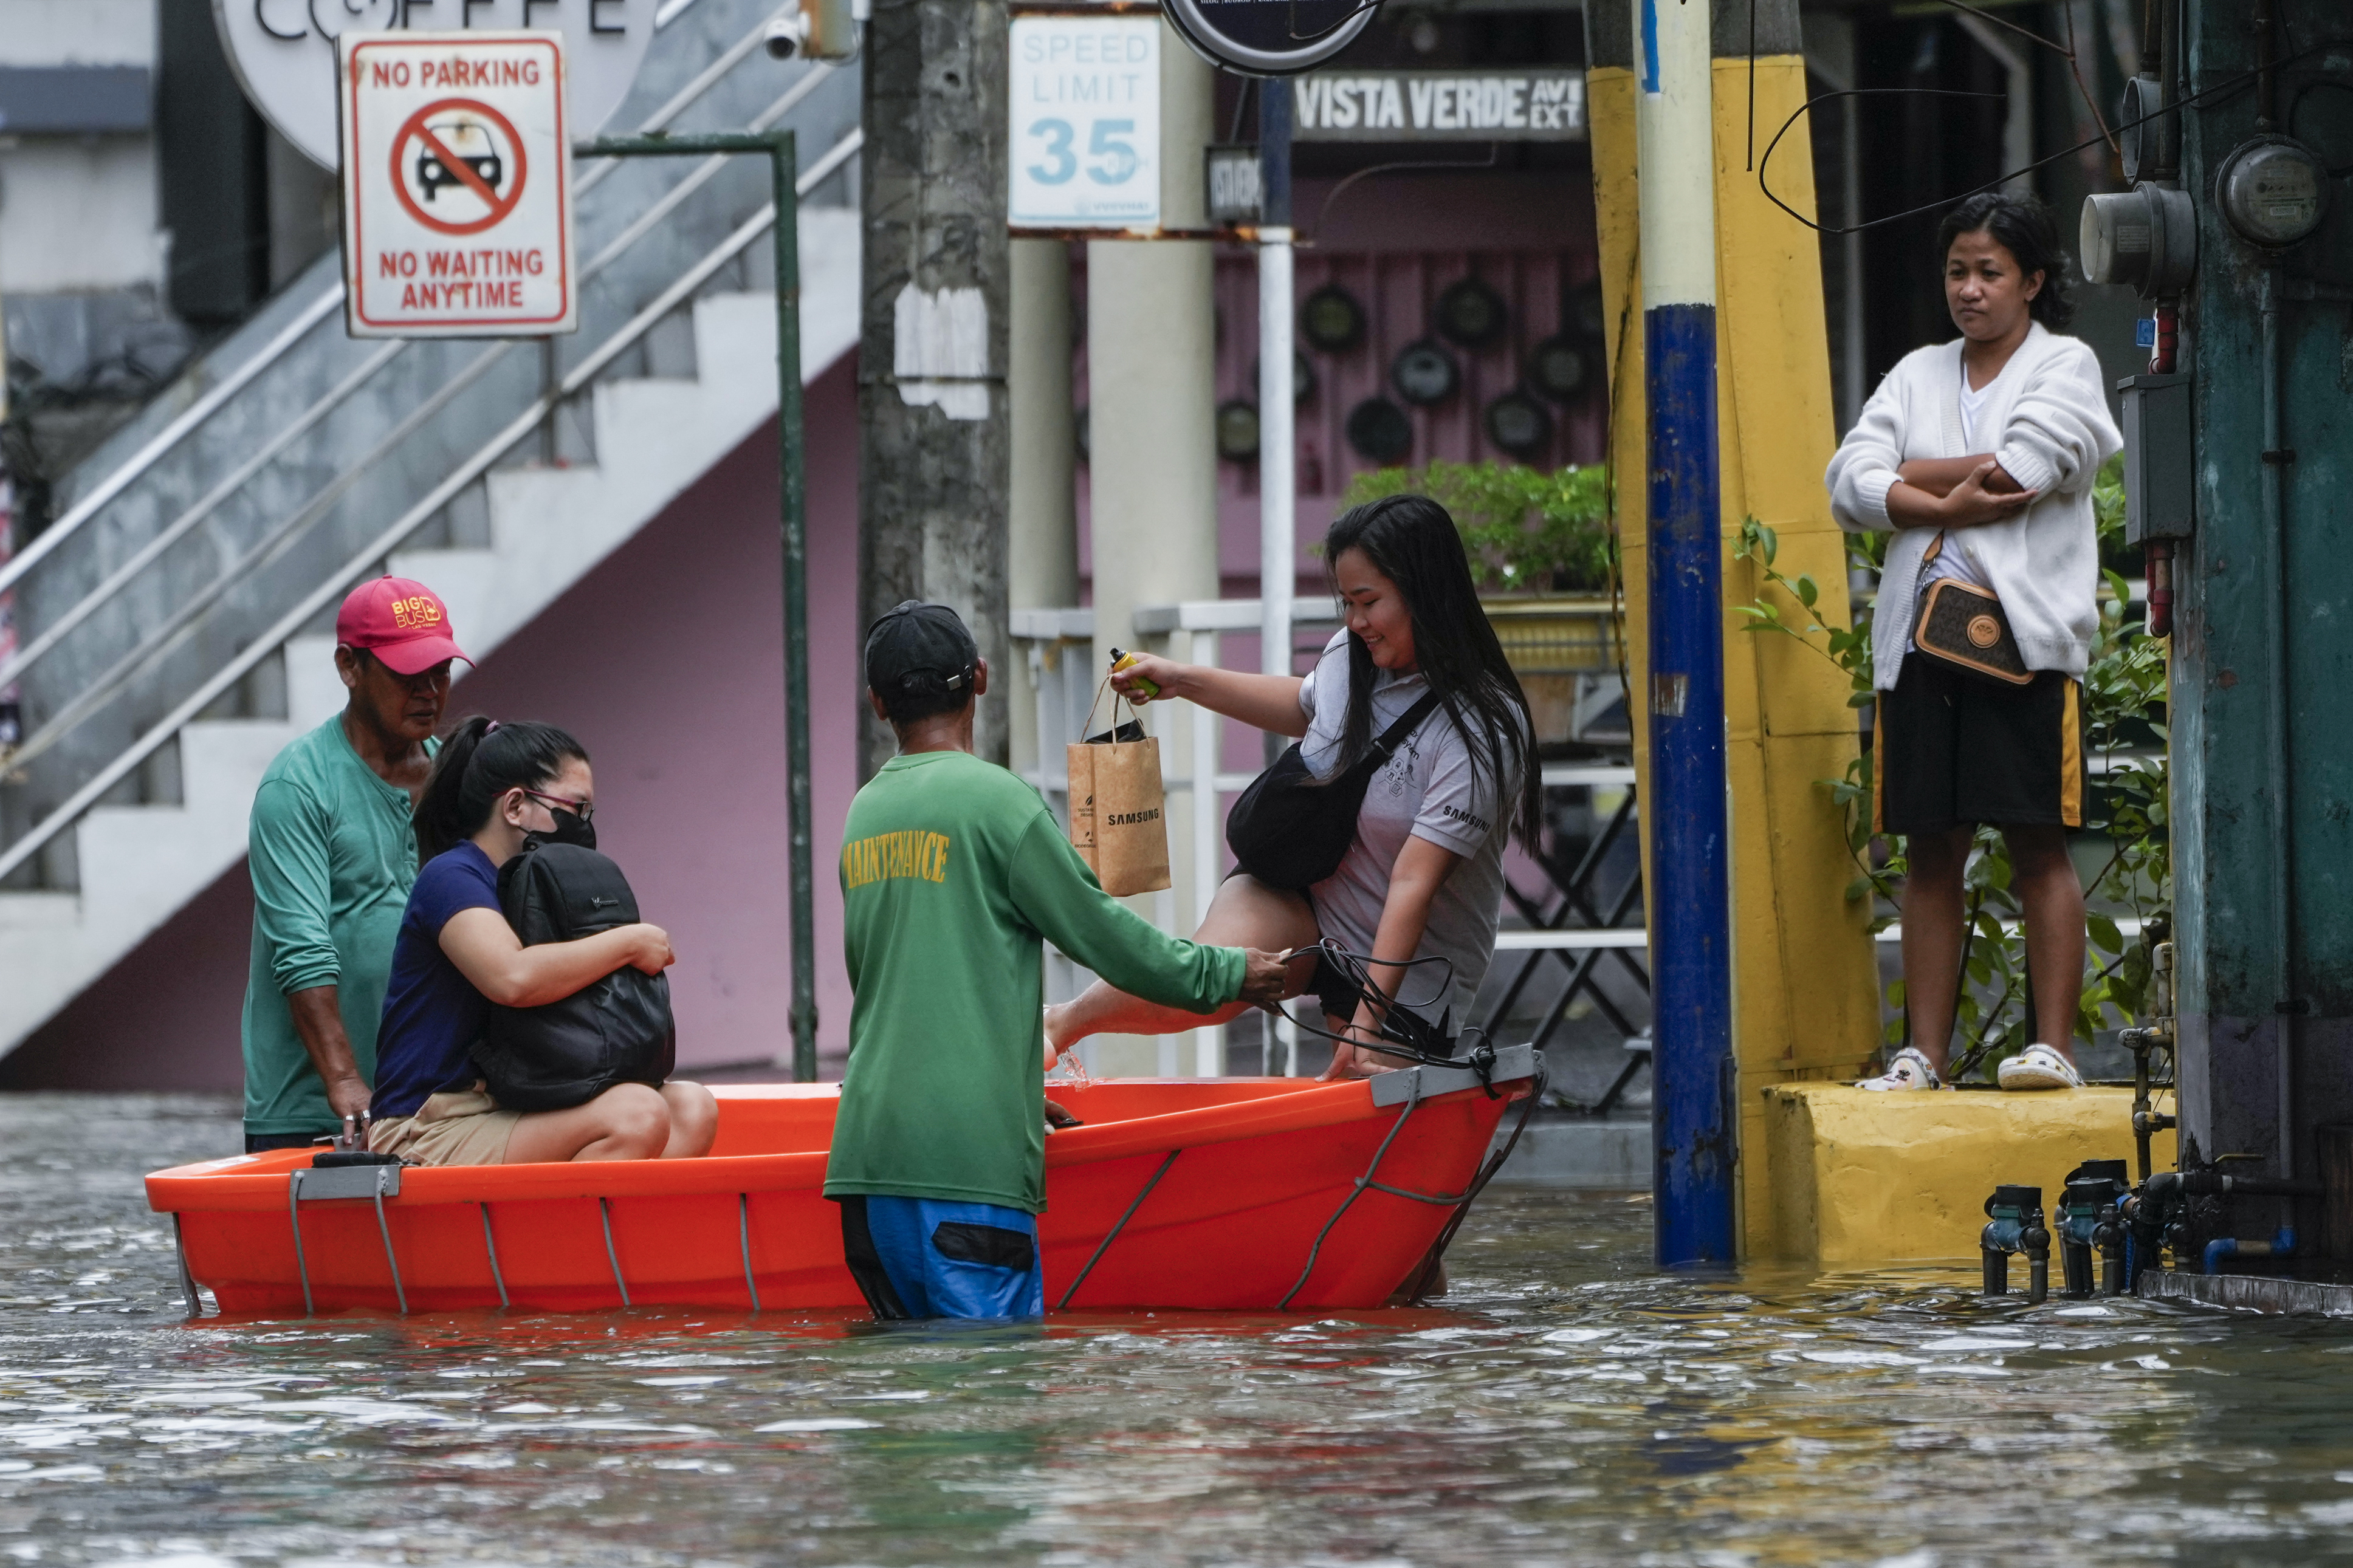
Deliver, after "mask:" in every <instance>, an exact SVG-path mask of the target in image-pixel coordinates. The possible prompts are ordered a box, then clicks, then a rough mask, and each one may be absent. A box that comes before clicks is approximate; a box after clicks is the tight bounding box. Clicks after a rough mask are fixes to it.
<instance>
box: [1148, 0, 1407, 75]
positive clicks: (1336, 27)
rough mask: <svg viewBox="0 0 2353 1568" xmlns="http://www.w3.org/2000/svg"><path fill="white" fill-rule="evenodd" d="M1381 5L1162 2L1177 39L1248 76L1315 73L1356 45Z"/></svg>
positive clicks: (1360, 1) (1372, 0) (1306, 0)
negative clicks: (1342, 51)
mask: <svg viewBox="0 0 2353 1568" xmlns="http://www.w3.org/2000/svg"><path fill="white" fill-rule="evenodd" d="M1378 5H1379V0H1162V6H1161V10H1162V14H1163V15H1165V16H1166V17H1167V18H1168V21H1169V24H1170V25H1171V26H1174V27H1175V28H1176V32H1177V36H1178V37H1182V38H1183V39H1184V40H1185V41H1186V42H1187V43H1188V44H1190V45H1192V46H1193V48H1194V50H1195V51H1196V52H1197V53H1198V54H1200V55H1201V56H1202V57H1203V58H1206V59H1208V62H1209V63H1210V64H1211V65H1217V66H1223V67H1225V68H1227V69H1228V70H1234V71H1240V73H1242V74H1243V75H1244V76H1293V75H1296V74H1297V73H1299V72H1300V71H1303V70H1312V69H1314V68H1315V67H1317V66H1319V65H1322V64H1323V63H1324V61H1325V60H1328V59H1330V58H1332V57H1333V56H1334V55H1336V54H1338V53H1339V52H1340V51H1341V50H1342V49H1345V48H1346V47H1348V46H1349V45H1350V44H1353V43H1355V42H1356V35H1357V34H1359V33H1361V32H1363V31H1364V30H1365V28H1366V25H1368V24H1369V23H1370V22H1371V21H1372V19H1373V12H1374V11H1375V10H1376V9H1377V8H1378Z"/></svg>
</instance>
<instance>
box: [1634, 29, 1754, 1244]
mask: <svg viewBox="0 0 2353 1568" xmlns="http://www.w3.org/2000/svg"><path fill="white" fill-rule="evenodd" d="M1632 3H1633V5H1634V7H1635V14H1634V23H1635V36H1636V37H1637V39H1638V40H1639V42H1638V46H1637V47H1638V49H1639V56H1638V58H1639V61H1640V66H1639V68H1640V72H1641V83H1640V87H1641V90H1640V93H1639V95H1638V98H1637V103H1636V110H1635V137H1636V146H1637V149H1638V153H1639V162H1640V179H1641V247H1642V262H1641V278H1642V306H1643V309H1642V350H1643V371H1644V381H1643V394H1644V399H1645V405H1646V413H1647V416H1648V430H1649V443H1650V453H1649V456H1650V473H1649V476H1648V480H1649V502H1650V505H1649V526H1650V571H1649V578H1650V621H1651V626H1650V633H1651V650H1650V651H1651V658H1650V686H1651V689H1650V691H1649V692H1648V693H1647V694H1645V695H1647V697H1648V700H1649V707H1650V741H1651V745H1650V753H1651V755H1650V764H1651V766H1650V798H1649V799H1648V800H1647V801H1646V802H1645V803H1644V809H1645V810H1647V811H1648V812H1649V813H1650V814H1651V868H1650V879H1649V882H1648V885H1647V889H1646V892H1647V895H1648V901H1649V905H1650V916H1651V995H1652V998H1653V1002H1654V1005H1655V1006H1654V1017H1655V1022H1654V1024H1653V1025H1652V1029H1651V1034H1652V1041H1653V1044H1652V1051H1651V1071H1652V1081H1653V1084H1654V1086H1655V1087H1654V1088H1653V1089H1652V1092H1651V1136H1652V1140H1653V1143H1654V1148H1655V1154H1656V1167H1655V1172H1654V1174H1655V1185H1654V1189H1653V1190H1654V1192H1655V1194H1656V1214H1657V1224H1658V1256H1659V1262H1660V1263H1661V1264H1662V1266H1665V1267H1669V1268H1672V1267H1675V1266H1678V1265H1683V1264H1709V1263H1730V1262H1732V1261H1734V1260H1735V1258H1736V1240H1735V1235H1736V1233H1735V1229H1734V1216H1735V1212H1736V1211H1735V1204H1734V1192H1733V1180H1734V1173H1735V1163H1736V1161H1735V1155H1736V1147H1737V1144H1736V1140H1737V1137H1738V1126H1739V1121H1738V1118H1737V1117H1736V1114H1735V1106H1734V1100H1733V1093H1734V1085H1733V1056H1732V931H1731V908H1732V900H1731V839H1730V835H1729V833H1728V831H1727V826H1726V822H1725V736H1724V580H1723V563H1722V562H1723V548H1724V545H1723V521H1722V510H1723V509H1722V504H1721V500H1720V496H1719V489H1718V484H1717V476H1716V464H1717V458H1716V431H1715V137H1714V109H1713V104H1712V101H1711V79H1712V76H1713V68H1712V58H1711V56H1712V51H1711V49H1710V47H1709V37H1708V27H1709V18H1710V12H1711V10H1712V9H1713V8H1712V7H1711V6H1709V5H1694V4H1692V3H1691V0H1632Z"/></svg>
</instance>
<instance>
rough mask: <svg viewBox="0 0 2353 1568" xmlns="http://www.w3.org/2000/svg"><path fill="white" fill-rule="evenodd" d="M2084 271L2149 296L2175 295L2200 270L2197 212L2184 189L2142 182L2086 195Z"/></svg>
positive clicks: (2097, 279)
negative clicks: (2114, 191)
mask: <svg viewBox="0 0 2353 1568" xmlns="http://www.w3.org/2000/svg"><path fill="white" fill-rule="evenodd" d="M2079 240H2080V242H2081V247H2082V251H2083V258H2084V277H2085V278H2086V279H2090V280H2091V281H2092V282H2094V283H2129V284H2131V285H2132V286H2133V288H2134V289H2137V290H2138V291H2139V293H2140V297H2141V298H2142V299H2144V300H2164V299H2170V298H2172V297H2173V296H2175V295H2178V294H2180V293H2181V292H2183V291H2184V290H2185V289H2188V288H2189V279H2190V278H2191V276H2192V275H2193V274H2194V273H2195V272H2196V271H2197V270H2198V213H2197V209H2196V208H2195V207H2193V206H2192V205H2190V201H2189V195H2187V194H2186V193H2185V192H2181V191H2177V190H2172V189H2169V188H2168V187H2166V186H2163V185H2153V184H2142V185H2137V186H2135V187H2134V188H2133V189H2131V190H2129V191H2119V192H2117V193H2116V194H2115V195H2096V196H2086V197H2084V226H2083V232H2082V234H2081V235H2080V236H2079Z"/></svg>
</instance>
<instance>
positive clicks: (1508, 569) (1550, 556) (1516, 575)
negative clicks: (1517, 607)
mask: <svg viewBox="0 0 2353 1568" xmlns="http://www.w3.org/2000/svg"><path fill="white" fill-rule="evenodd" d="M1404 492H1418V493H1419V494H1422V495H1426V496H1429V497H1430V498H1431V499H1432V500H1436V501H1437V502H1438V503H1439V504H1440V506H1443V507H1444V508H1445V509H1446V510H1448V511H1450V512H1452V513H1453V514H1454V521H1455V525H1456V526H1457V527H1459V528H1460V529H1461V531H1462V544H1463V547H1464V548H1465V549H1466V550H1468V551H1469V552H1471V560H1472V568H1473V570H1474V571H1476V572H1477V573H1478V574H1479V578H1480V582H1479V585H1480V586H1481V587H1482V588H1483V589H1486V590H1489V591H1491V592H1497V593H1514V592H1525V591H1527V590H1530V589H1535V590H1538V591H1541V590H1545V589H1555V590H1565V591H1584V592H1589V593H1599V592H1601V591H1603V590H1605V589H1606V588H1607V587H1608V585H1609V570H1610V560H1609V552H1610V541H1609V469H1608V468H1607V467H1605V466H1604V465H1602V464H1599V463H1594V464H1588V466H1586V467H1584V468H1562V469H1560V470H1558V471H1557V472H1552V473H1547V472H1546V471H1545V470H1543V469H1541V468H1522V467H1520V466H1518V465H1516V464H1513V463H1496V462H1481V463H1448V462H1433V463H1431V464H1430V465H1429V466H1428V467H1427V468H1370V469H1367V470H1366V471H1365V472H1363V473H1360V474H1358V475H1357V476H1356V478H1355V479H1352V480H1350V481H1349V483H1348V489H1347V491H1346V493H1345V494H1344V495H1342V496H1341V498H1340V504H1341V506H1342V507H1343V508H1346V507H1352V506H1358V505H1361V504H1363V503H1364V502H1366V501H1368V500H1377V498H1379V497H1381V496H1388V495H1398V494H1400V493H1404Z"/></svg>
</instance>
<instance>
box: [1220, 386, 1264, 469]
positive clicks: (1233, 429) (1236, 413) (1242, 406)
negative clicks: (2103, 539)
mask: <svg viewBox="0 0 2353 1568" xmlns="http://www.w3.org/2000/svg"><path fill="white" fill-rule="evenodd" d="M1217 430H1218V456H1219V457H1220V458H1224V459H1225V460H1226V461H1227V462H1229V463H1246V462H1248V461H1250V459H1251V458H1255V457H1257V456H1258V405H1257V404H1255V403H1252V402H1251V401H1250V399H1249V398H1247V397H1229V398H1227V399H1226V400H1225V401H1224V402H1223V403H1220V404H1219V405H1218V422H1217Z"/></svg>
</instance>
